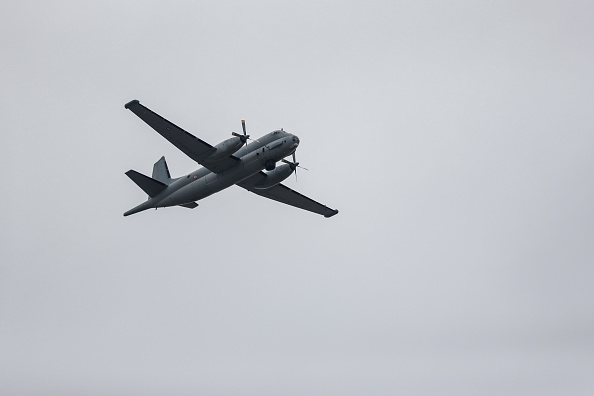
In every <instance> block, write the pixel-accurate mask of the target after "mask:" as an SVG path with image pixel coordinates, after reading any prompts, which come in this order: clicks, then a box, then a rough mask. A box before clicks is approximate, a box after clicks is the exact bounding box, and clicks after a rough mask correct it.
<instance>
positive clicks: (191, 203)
mask: <svg viewBox="0 0 594 396" xmlns="http://www.w3.org/2000/svg"><path fill="white" fill-rule="evenodd" d="M179 206H183V207H184V208H188V209H194V208H195V207H196V206H198V204H197V203H196V202H188V203H185V204H181V205H179Z"/></svg>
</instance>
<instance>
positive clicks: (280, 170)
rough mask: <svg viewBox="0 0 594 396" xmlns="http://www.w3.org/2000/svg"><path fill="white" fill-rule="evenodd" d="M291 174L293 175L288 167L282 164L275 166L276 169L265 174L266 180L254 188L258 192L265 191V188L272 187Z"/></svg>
mask: <svg viewBox="0 0 594 396" xmlns="http://www.w3.org/2000/svg"><path fill="white" fill-rule="evenodd" d="M291 173H293V169H291V166H290V165H288V164H283V165H280V166H277V167H276V169H274V170H273V171H271V172H266V179H264V180H263V181H262V182H260V183H258V184H256V185H255V186H254V188H256V189H258V190H265V189H267V188H270V187H274V186H276V185H277V184H278V183H280V182H282V181H283V180H285V179H286V178H287V177H289V176H291Z"/></svg>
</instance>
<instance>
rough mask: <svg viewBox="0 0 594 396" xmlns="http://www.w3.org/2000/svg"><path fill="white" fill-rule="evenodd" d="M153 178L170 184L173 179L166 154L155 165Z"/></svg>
mask: <svg viewBox="0 0 594 396" xmlns="http://www.w3.org/2000/svg"><path fill="white" fill-rule="evenodd" d="M153 179H155V180H158V181H160V182H161V183H165V184H169V183H171V181H172V180H171V175H170V174H169V168H168V167H167V162H166V161H165V157H164V156H163V157H161V159H160V160H159V161H157V162H155V165H153Z"/></svg>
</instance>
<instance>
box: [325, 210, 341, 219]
mask: <svg viewBox="0 0 594 396" xmlns="http://www.w3.org/2000/svg"><path fill="white" fill-rule="evenodd" d="M335 214H338V209H334V211H333V212H332V213H330V214H327V215H324V217H325V218H327V219H329V218H330V217H332V216H334V215H335Z"/></svg>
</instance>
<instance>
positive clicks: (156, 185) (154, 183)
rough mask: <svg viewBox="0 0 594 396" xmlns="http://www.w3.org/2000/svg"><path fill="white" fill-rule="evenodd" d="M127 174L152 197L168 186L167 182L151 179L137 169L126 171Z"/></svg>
mask: <svg viewBox="0 0 594 396" xmlns="http://www.w3.org/2000/svg"><path fill="white" fill-rule="evenodd" d="M126 176H128V177H129V178H130V179H132V181H133V182H134V183H136V184H137V185H138V187H140V188H142V190H143V191H144V192H145V193H147V194H148V196H149V197H151V198H152V197H154V196H155V195H157V194H159V193H160V192H161V191H163V190H165V188H167V184H164V183H161V182H160V181H158V180H155V179H151V178H150V177H148V176H145V175H143V174H142V173H138V172H136V171H135V170H129V171H128V172H126Z"/></svg>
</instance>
